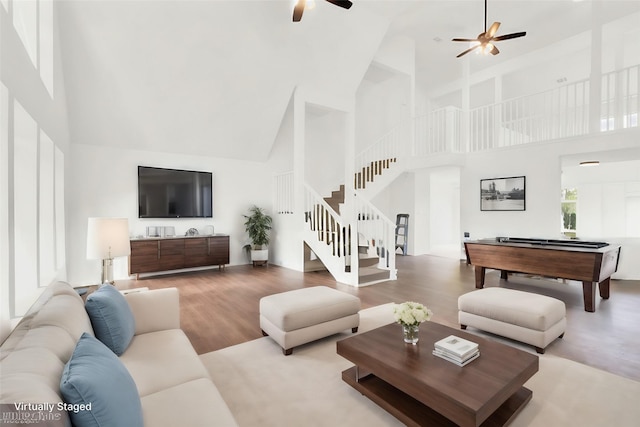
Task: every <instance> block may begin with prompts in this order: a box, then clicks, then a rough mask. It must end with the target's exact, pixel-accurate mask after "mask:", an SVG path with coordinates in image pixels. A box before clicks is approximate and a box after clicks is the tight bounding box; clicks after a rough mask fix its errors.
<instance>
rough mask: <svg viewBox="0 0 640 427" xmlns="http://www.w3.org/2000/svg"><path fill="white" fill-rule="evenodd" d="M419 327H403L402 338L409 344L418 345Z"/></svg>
mask: <svg viewBox="0 0 640 427" xmlns="http://www.w3.org/2000/svg"><path fill="white" fill-rule="evenodd" d="M418 332H420V329H419V327H418V325H402V336H403V337H404V342H406V343H407V344H413V345H416V344H417V343H418Z"/></svg>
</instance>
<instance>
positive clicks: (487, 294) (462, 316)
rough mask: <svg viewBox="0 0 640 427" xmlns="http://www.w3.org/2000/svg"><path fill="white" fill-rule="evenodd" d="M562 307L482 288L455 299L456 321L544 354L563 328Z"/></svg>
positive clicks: (516, 293) (551, 300)
mask: <svg viewBox="0 0 640 427" xmlns="http://www.w3.org/2000/svg"><path fill="white" fill-rule="evenodd" d="M565 314H566V309H565V306H564V303H563V302H562V301H560V300H557V299H555V298H551V297H548V296H544V295H538V294H532V293H529V292H522V291H516V290H513V289H504V288H483V289H478V290H476V291H472V292H469V293H466V294H464V295H461V296H460V297H459V298H458V321H459V322H460V327H461V328H462V329H466V328H467V326H473V327H474V328H478V329H481V330H483V331H487V332H491V333H493V334H496V335H501V336H503V337H506V338H511V339H513V340H516V341H520V342H524V343H527V344H530V345H532V346H534V347H535V348H536V351H537V352H538V353H544V349H545V347H547V346H548V345H549V344H550V343H551V342H552V341H553V340H555V339H556V338H562V336H563V335H564V330H565V327H566V325H567V320H566V317H565Z"/></svg>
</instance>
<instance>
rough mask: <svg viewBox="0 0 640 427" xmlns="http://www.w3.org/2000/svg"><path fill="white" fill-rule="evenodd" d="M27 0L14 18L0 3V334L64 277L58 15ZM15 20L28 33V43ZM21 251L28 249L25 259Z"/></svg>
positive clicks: (63, 113) (64, 130)
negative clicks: (25, 215)
mask: <svg viewBox="0 0 640 427" xmlns="http://www.w3.org/2000/svg"><path fill="white" fill-rule="evenodd" d="M23 3H24V2H23ZM32 3H33V4H31V5H26V6H28V7H26V8H20V11H21V12H20V13H22V12H24V13H25V14H26V15H24V16H22V15H20V16H17V15H16V17H15V19H14V16H12V14H11V13H9V10H13V12H14V13H16V9H15V6H16V2H12V3H11V6H13V7H14V9H5V7H4V5H7V4H10V3H7V2H5V3H3V6H2V7H0V29H1V32H2V34H1V37H2V49H0V76H1V78H2V88H3V89H2V97H1V100H2V107H1V108H0V110H1V111H2V123H1V124H2V126H1V127H0V132H2V135H1V137H0V142H1V143H2V149H1V150H0V152H1V153H2V155H0V166H1V167H0V172H1V174H2V177H1V178H0V183H1V185H2V187H1V192H2V199H1V200H2V202H1V203H0V207H1V208H2V213H1V214H0V227H1V229H0V235H2V245H1V246H0V256H2V263H1V264H0V296H1V298H0V312H1V313H0V314H1V315H0V319H1V323H0V341H2V340H3V339H4V338H5V337H6V335H7V333H8V332H9V331H10V327H11V322H10V320H9V318H10V317H11V316H16V319H15V320H17V316H20V315H22V314H23V311H24V310H26V309H27V308H28V307H29V306H30V304H31V302H32V301H33V300H34V299H35V297H36V296H37V294H38V293H39V292H40V291H41V289H42V288H40V286H44V285H46V284H48V283H49V282H51V281H54V280H57V279H65V278H66V270H65V266H66V260H65V254H64V237H65V236H64V231H65V230H64V217H63V215H64V203H65V199H64V192H63V191H61V190H60V187H59V186H61V185H62V181H63V180H64V164H65V163H64V160H65V159H64V158H65V155H66V154H67V151H68V146H69V131H68V119H67V110H66V98H65V87H64V76H63V70H62V66H61V61H60V48H59V42H58V41H59V40H58V23H57V16H56V15H54V14H53V13H52V9H51V3H50V2H46V1H41V2H38V3H37V4H36V3H35V2H32ZM22 6H25V5H22ZM37 8H40V10H39V12H38V9H37ZM36 14H37V15H36ZM38 17H39V18H38ZM52 19H53V22H52V21H51V20H52ZM14 21H15V22H16V23H15V24H14ZM27 21H28V25H22V24H26V23H27ZM52 24H53V25H52ZM17 28H20V32H21V34H22V35H23V36H24V37H25V39H26V40H29V43H28V44H29V47H30V49H29V51H27V49H26V47H25V44H24V43H23V41H22V40H21V38H20V36H19V35H18V30H17ZM36 29H37V31H39V34H38V35H39V37H38V36H37V35H36V34H35V33H34V31H35V30H36ZM23 30H26V32H25V31H23ZM32 58H33V59H34V60H35V61H32ZM25 130H26V132H23V131H25ZM23 160H24V161H25V163H24V164H23V163H22V162H23ZM45 177H47V178H48V179H45ZM26 182H29V183H31V184H30V187H29V189H30V191H31V192H32V193H33V194H32V195H31V196H30V199H29V200H28V201H25V200H26V199H25V198H21V195H22V193H23V192H26ZM16 195H17V196H18V197H17V199H16ZM16 201H17V203H18V205H16ZM25 209H30V210H31V212H30V213H29V215H28V217H29V220H28V222H26V221H22V220H23V219H24V218H22V215H21V212H24V211H25ZM18 217H19V218H18ZM16 219H18V222H16ZM21 229H22V230H25V229H26V230H27V233H28V238H25V239H23V237H27V236H26V234H25V235H23V234H21ZM34 236H35V239H34ZM61 245H62V246H61ZM52 252H53V253H52ZM21 254H28V256H27V258H26V259H24V256H22V257H21ZM26 270H28V271H29V274H25V271H26ZM19 278H27V279H26V280H24V281H21V280H20V279H19ZM19 295H22V296H24V297H25V298H24V299H22V300H21V301H20V302H19V303H18V301H16V300H15V297H16V296H19Z"/></svg>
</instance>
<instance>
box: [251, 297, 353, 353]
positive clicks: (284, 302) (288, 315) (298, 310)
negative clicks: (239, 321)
mask: <svg viewBox="0 0 640 427" xmlns="http://www.w3.org/2000/svg"><path fill="white" fill-rule="evenodd" d="M359 311H360V298H358V297H355V296H353V295H349V294H347V293H345V292H340V291H338V290H335V289H332V288H328V287H326V286H315V287H312V288H303V289H296V290H295V291H288V292H282V293H279V294H274V295H269V296H267V297H264V298H261V299H260V328H261V329H262V334H263V335H265V336H266V335H268V336H270V337H271V338H272V339H273V340H274V341H275V342H277V343H278V344H280V347H282V352H283V353H284V354H285V355H289V354H291V353H292V352H293V347H297V346H299V345H302V344H306V343H308V342H311V341H314V340H317V339H320V338H324V337H328V336H329V335H333V334H336V333H338V332H342V331H344V330H346V329H351V331H352V332H354V333H355V332H357V331H358V325H359V324H360V315H359V314H358V312H359Z"/></svg>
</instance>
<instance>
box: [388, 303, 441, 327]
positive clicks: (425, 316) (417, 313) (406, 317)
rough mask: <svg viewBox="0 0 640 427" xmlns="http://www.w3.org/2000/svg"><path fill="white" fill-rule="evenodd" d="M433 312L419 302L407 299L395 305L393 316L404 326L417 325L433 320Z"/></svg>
mask: <svg viewBox="0 0 640 427" xmlns="http://www.w3.org/2000/svg"><path fill="white" fill-rule="evenodd" d="M431 316H433V312H432V311H431V310H429V309H428V308H427V307H425V306H424V305H422V304H420V303H418V302H412V301H407V302H403V303H402V304H396V305H395V306H394V307H393V317H394V319H395V321H396V322H397V323H400V324H401V325H404V326H417V325H419V324H420V323H422V322H425V321H427V320H431Z"/></svg>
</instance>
